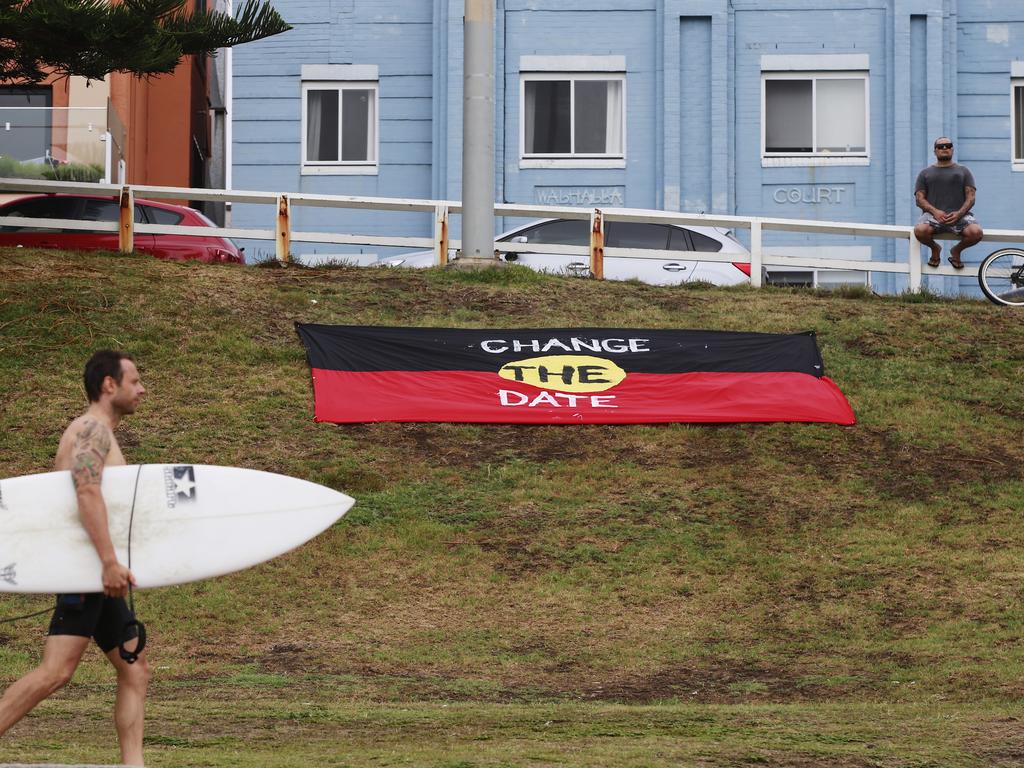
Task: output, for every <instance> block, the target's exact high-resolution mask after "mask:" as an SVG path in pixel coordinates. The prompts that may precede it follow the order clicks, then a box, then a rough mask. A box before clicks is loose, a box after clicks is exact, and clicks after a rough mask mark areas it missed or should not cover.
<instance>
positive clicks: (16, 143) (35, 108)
mask: <svg viewBox="0 0 1024 768" xmlns="http://www.w3.org/2000/svg"><path fill="white" fill-rule="evenodd" d="M52 106H53V89H52V87H51V86H48V85H47V86H18V85H6V86H3V87H2V88H0V127H2V128H3V131H2V133H0V155H6V156H7V157H10V158H13V159H15V160H21V161H26V160H27V161H30V162H34V163H44V162H46V161H47V160H48V159H49V157H50V152H51V150H52V148H53V147H52V143H53V114H52V110H51V107H52Z"/></svg>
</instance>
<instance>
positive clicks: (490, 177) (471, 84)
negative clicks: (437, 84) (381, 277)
mask: <svg viewBox="0 0 1024 768" xmlns="http://www.w3.org/2000/svg"><path fill="white" fill-rule="evenodd" d="M494 2H495V0H465V17H464V19H463V29H464V38H465V52H464V56H463V95H462V257H461V258H460V259H459V260H458V262H456V263H457V264H461V266H465V267H469V268H478V267H484V266H495V264H496V263H502V262H500V261H498V260H496V259H495V258H494Z"/></svg>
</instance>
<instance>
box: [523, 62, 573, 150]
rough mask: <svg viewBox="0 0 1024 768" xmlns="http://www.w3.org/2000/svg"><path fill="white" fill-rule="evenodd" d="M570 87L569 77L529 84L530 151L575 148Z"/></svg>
mask: <svg viewBox="0 0 1024 768" xmlns="http://www.w3.org/2000/svg"><path fill="white" fill-rule="evenodd" d="M569 86H570V83H569V81H568V80H533V81H529V82H527V83H526V104H525V114H524V119H525V129H526V136H525V139H526V140H525V147H526V154H528V155H551V154H560V155H567V154H569V153H570V152H571V151H572V143H571V140H570V139H571V137H570V134H569V131H570V122H571V121H570V114H569V104H570V99H569Z"/></svg>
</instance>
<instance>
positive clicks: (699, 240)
mask: <svg viewBox="0 0 1024 768" xmlns="http://www.w3.org/2000/svg"><path fill="white" fill-rule="evenodd" d="M690 239H691V240H693V250H695V251H700V252H701V253H718V252H719V251H720V250H722V244H721V243H720V242H719V241H718V240H715V239H714V238H713V237H708V236H707V235H702V234H701V233H700V232H694V231H693V230H692V229H691V230H690Z"/></svg>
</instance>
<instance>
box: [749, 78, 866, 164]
mask: <svg viewBox="0 0 1024 768" xmlns="http://www.w3.org/2000/svg"><path fill="white" fill-rule="evenodd" d="M762 86H763V87H762V99H763V110H762V116H763V120H762V136H763V144H762V150H763V155H764V157H779V156H781V157H784V156H817V157H829V156H840V157H867V155H868V147H869V143H868V104H869V100H868V76H867V73H864V72H799V73H765V74H764V75H763V77H762Z"/></svg>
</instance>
